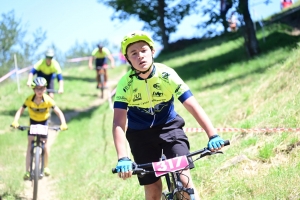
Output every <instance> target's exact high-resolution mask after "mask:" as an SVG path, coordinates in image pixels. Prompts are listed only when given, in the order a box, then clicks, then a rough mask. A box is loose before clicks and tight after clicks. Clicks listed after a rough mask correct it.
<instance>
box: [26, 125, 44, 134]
mask: <svg viewBox="0 0 300 200" xmlns="http://www.w3.org/2000/svg"><path fill="white" fill-rule="evenodd" d="M47 133H48V126H45V125H41V124H35V125H30V134H35V135H47Z"/></svg>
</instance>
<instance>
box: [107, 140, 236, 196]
mask: <svg viewBox="0 0 300 200" xmlns="http://www.w3.org/2000/svg"><path fill="white" fill-rule="evenodd" d="M227 145H230V142H229V140H226V141H224V146H227ZM222 153H223V152H222V151H210V150H209V149H208V148H207V147H206V148H203V149H200V150H197V151H194V152H192V153H189V154H187V155H184V156H177V157H174V158H171V159H167V158H166V156H165V155H164V154H162V156H161V158H160V161H159V162H152V163H145V164H136V163H133V164H132V174H134V175H138V176H139V177H142V176H144V175H145V174H150V173H154V174H155V175H156V176H157V177H159V176H164V177H165V180H166V184H167V189H168V190H167V191H163V193H162V199H163V200H179V199H187V198H186V197H184V196H183V195H184V194H183V193H185V194H187V195H189V199H190V200H194V199H195V193H194V189H193V188H186V187H184V185H183V183H182V181H181V179H180V175H181V174H182V172H183V170H185V169H188V168H189V165H190V163H189V162H195V161H197V160H199V159H201V158H203V157H205V156H210V155H215V154H222ZM196 155H199V156H198V157H197V158H196V159H194V160H192V157H193V156H196ZM149 168H150V169H151V168H153V170H148V169H149ZM112 172H113V173H117V170H116V169H115V168H113V169H112Z"/></svg>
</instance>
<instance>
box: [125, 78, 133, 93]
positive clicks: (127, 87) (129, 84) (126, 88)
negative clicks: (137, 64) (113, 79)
mask: <svg viewBox="0 0 300 200" xmlns="http://www.w3.org/2000/svg"><path fill="white" fill-rule="evenodd" d="M132 82H133V79H130V81H129V82H128V83H127V85H126V86H125V87H124V88H123V91H124V92H127V91H128V90H129V88H130V86H131V85H132Z"/></svg>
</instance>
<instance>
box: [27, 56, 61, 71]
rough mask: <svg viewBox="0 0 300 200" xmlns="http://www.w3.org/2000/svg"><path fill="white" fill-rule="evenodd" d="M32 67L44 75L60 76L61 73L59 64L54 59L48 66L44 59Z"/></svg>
mask: <svg viewBox="0 0 300 200" xmlns="http://www.w3.org/2000/svg"><path fill="white" fill-rule="evenodd" d="M33 67H34V68H35V70H36V71H40V72H42V73H43V74H45V75H50V74H61V72H62V71H61V68H60V65H59V63H58V62H57V61H56V60H54V59H52V60H51V65H50V66H48V65H47V64H46V59H41V60H39V61H38V62H37V63H36V64H35V65H34V66H33Z"/></svg>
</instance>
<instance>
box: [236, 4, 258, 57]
mask: <svg viewBox="0 0 300 200" xmlns="http://www.w3.org/2000/svg"><path fill="white" fill-rule="evenodd" d="M238 11H239V13H241V14H242V16H243V21H244V23H245V25H244V27H243V28H244V39H245V47H246V51H247V53H248V56H249V57H253V56H255V55H257V54H258V53H259V47H258V41H257V38H256V32H255V29H254V25H253V21H252V19H251V16H250V12H249V2H248V0H239V5H238Z"/></svg>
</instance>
